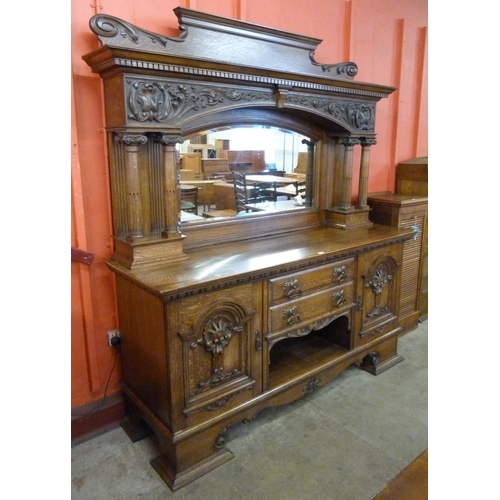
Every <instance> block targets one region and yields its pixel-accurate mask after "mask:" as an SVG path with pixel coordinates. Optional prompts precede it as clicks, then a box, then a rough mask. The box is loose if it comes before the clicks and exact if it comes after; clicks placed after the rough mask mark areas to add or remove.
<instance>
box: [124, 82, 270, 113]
mask: <svg viewBox="0 0 500 500" xmlns="http://www.w3.org/2000/svg"><path fill="white" fill-rule="evenodd" d="M127 96H128V97H127V102H128V118H129V119H130V120H135V121H138V122H141V123H143V122H148V121H149V122H151V121H154V122H158V123H165V122H168V121H172V120H175V119H177V118H180V117H182V116H183V115H185V114H186V113H188V112H198V111H199V110H203V109H205V108H206V107H214V106H217V105H220V104H223V103H225V102H226V101H229V102H240V101H250V102H260V101H269V100H272V99H273V95H272V93H271V92H256V91H244V92H243V91H241V90H239V89H219V88H211V87H208V86H203V85H197V86H195V85H183V84H174V83H169V82H166V81H163V82H162V81H150V80H137V79H134V78H129V79H127Z"/></svg>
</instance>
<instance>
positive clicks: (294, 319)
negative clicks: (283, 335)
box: [283, 306, 300, 325]
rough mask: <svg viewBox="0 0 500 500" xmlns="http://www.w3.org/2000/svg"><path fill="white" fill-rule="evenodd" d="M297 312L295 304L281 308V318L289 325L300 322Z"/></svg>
mask: <svg viewBox="0 0 500 500" xmlns="http://www.w3.org/2000/svg"><path fill="white" fill-rule="evenodd" d="M298 312H299V311H298V309H297V306H294V307H291V308H290V309H283V319H284V320H285V321H286V322H287V324H289V325H293V324H294V323H300V317H299V316H298V315H297V313H298Z"/></svg>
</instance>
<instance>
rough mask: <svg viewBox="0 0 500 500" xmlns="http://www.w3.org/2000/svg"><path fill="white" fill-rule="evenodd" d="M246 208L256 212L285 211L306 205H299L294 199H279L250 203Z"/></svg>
mask: <svg viewBox="0 0 500 500" xmlns="http://www.w3.org/2000/svg"><path fill="white" fill-rule="evenodd" d="M245 208H248V209H249V210H252V211H254V212H284V211H285V210H297V209H301V208H306V207H305V205H297V204H296V203H295V201H294V200H278V201H264V202H261V203H248V204H246V205H245Z"/></svg>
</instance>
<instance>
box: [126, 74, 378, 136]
mask: <svg viewBox="0 0 500 500" xmlns="http://www.w3.org/2000/svg"><path fill="white" fill-rule="evenodd" d="M124 85H125V96H126V97H125V101H126V102H125V106H126V113H125V115H126V120H127V124H128V125H129V126H136V127H137V126H144V125H146V126H148V127H153V128H158V127H165V126H180V125H181V124H182V123H184V122H185V121H188V120H191V119H193V118H195V117H197V116H199V115H202V114H206V113H214V112H220V111H224V110H226V109H230V108H241V107H242V106H243V107H247V106H271V107H275V106H276V103H277V101H278V100H279V99H280V95H279V92H278V91H277V90H276V89H274V90H273V89H272V88H259V87H253V88H252V87H249V86H241V87H240V86H232V85H225V84H220V85H217V84H205V83H200V82H194V81H192V82H190V81H189V80H186V81H182V80H170V79H161V78H150V77H140V78H138V77H133V76H126V77H125V79H124ZM285 107H295V108H302V109H304V110H305V111H308V112H311V113H314V114H322V115H324V116H325V117H327V118H329V119H331V120H333V121H335V122H337V123H339V124H341V125H342V126H344V127H346V128H347V129H349V130H351V131H353V132H361V131H366V132H370V133H371V132H373V131H374V127H375V103H374V102H357V101H356V100H354V99H353V100H351V99H346V98H345V97H343V98H333V97H330V96H328V97H326V96H325V97H322V96H321V95H318V94H304V93H300V94H299V93H297V92H291V91H290V92H287V93H286V95H285Z"/></svg>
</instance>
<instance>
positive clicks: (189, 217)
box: [181, 210, 204, 222]
mask: <svg viewBox="0 0 500 500" xmlns="http://www.w3.org/2000/svg"><path fill="white" fill-rule="evenodd" d="M191 220H204V218H203V217H201V216H199V215H196V214H193V213H190V212H185V211H184V210H181V222H189V221H191Z"/></svg>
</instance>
